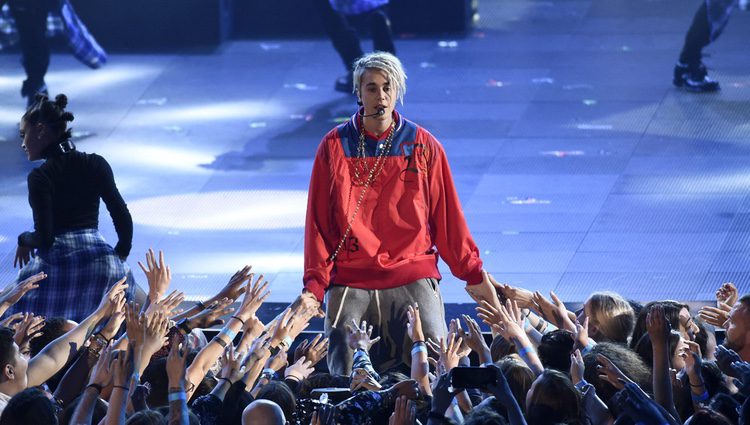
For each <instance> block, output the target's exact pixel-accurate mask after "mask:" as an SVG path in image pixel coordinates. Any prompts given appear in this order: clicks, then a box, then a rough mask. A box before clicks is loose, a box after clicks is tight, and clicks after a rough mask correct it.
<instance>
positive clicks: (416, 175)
mask: <svg viewBox="0 0 750 425" xmlns="http://www.w3.org/2000/svg"><path fill="white" fill-rule="evenodd" d="M353 76H354V92H355V93H356V95H357V98H358V102H357V103H358V104H359V109H358V111H357V113H355V114H354V115H353V116H352V117H351V119H350V120H349V121H347V122H345V123H343V124H341V125H339V126H337V127H336V128H334V129H333V130H331V131H330V132H329V133H328V134H327V135H326V136H325V137H324V138H323V141H322V142H321V144H320V146H319V148H318V151H317V154H316V156H315V162H314V164H313V170H312V176H311V179H310V190H309V194H308V207H307V220H306V224H305V272H304V276H303V281H304V288H305V289H304V292H303V294H302V295H301V296H300V300H301V301H302V302H304V303H306V304H308V305H311V306H319V305H320V303H322V302H323V300H324V298H325V301H326V306H327V312H326V318H325V330H326V333H327V334H328V335H329V338H330V348H329V353H328V354H329V355H328V367H329V369H330V370H331V372H332V373H340V374H349V373H350V372H351V367H352V356H353V350H352V349H350V348H349V346H348V344H347V342H346V337H347V328H346V327H347V326H350V325H351V324H352V323H356V324H357V326H359V324H360V322H361V321H365V322H367V323H369V324H370V326H369V327H368V326H366V323H365V324H363V325H365V326H364V328H363V329H362V331H364V332H368V333H370V332H372V331H373V330H374V331H375V332H374V335H377V336H379V337H381V340H380V342H379V343H378V344H376V345H375V346H374V347H373V350H372V355H373V363H375V366H376V368H379V369H380V370H384V369H387V368H388V367H392V366H396V365H397V364H399V363H401V362H402V361H403V362H406V363H408V361H409V359H410V349H411V347H412V341H411V340H410V339H409V338H408V336H406V321H405V316H406V315H405V310H406V306H407V305H413V304H414V303H418V305H419V310H420V311H421V314H420V316H421V319H422V327H423V329H424V334H425V337H426V338H432V339H438V338H440V337H443V336H444V335H445V334H446V324H445V312H444V308H443V301H442V297H441V295H440V290H439V281H440V279H441V276H440V273H439V272H438V267H437V260H438V254H439V255H440V257H441V258H443V260H444V261H445V262H446V263H447V264H448V266H449V267H450V269H451V272H452V273H453V275H455V276H456V277H458V278H459V279H461V280H464V281H466V282H467V284H477V283H480V282H481V281H482V278H483V277H482V261H481V260H480V258H479V250H478V248H477V246H476V244H475V243H474V240H473V239H472V237H471V234H470V233H469V229H468V227H467V225H466V220H465V219H464V215H463V212H462V210H461V203H460V201H459V199H458V195H457V193H456V189H455V187H454V185H453V178H452V177H451V171H450V167H449V166H448V160H447V158H446V155H445V151H444V150H443V147H442V146H441V145H440V143H439V142H438V141H437V140H436V139H435V138H434V137H433V136H432V135H431V134H430V133H429V132H427V131H426V130H425V129H423V128H422V127H420V126H418V125H417V124H415V123H413V122H411V121H409V120H407V119H406V118H404V117H403V116H401V115H400V114H399V113H398V112H396V110H395V107H396V101H397V100H400V101H401V102H402V103H403V97H404V94H405V92H406V74H405V73H404V70H403V67H402V66H401V62H400V61H399V60H398V59H397V58H396V57H395V56H393V55H391V54H389V53H384V52H376V53H372V54H368V55H365V56H363V57H361V58H360V59H359V60H357V62H356V63H355V68H354V73H353ZM374 335H373V339H374V338H375V336H374ZM415 343H419V342H415ZM367 348H369V347H363V349H367ZM422 348H424V347H423V346H421V345H420V346H419V347H417V348H415V349H422Z"/></svg>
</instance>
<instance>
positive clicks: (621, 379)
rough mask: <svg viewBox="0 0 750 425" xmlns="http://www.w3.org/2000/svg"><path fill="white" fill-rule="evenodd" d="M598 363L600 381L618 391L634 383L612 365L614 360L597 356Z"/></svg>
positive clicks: (600, 355)
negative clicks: (629, 383) (605, 382)
mask: <svg viewBox="0 0 750 425" xmlns="http://www.w3.org/2000/svg"><path fill="white" fill-rule="evenodd" d="M596 362H597V363H598V365H597V366H596V370H597V373H598V374H599V379H602V380H605V381H607V382H609V383H610V384H611V385H612V386H613V387H615V388H617V389H618V390H621V389H623V388H624V387H625V384H626V383H628V382H633V381H632V380H631V379H630V378H628V377H627V376H625V374H624V373H622V371H621V370H620V368H619V367H617V365H615V364H614V363H612V360H610V359H609V358H607V357H606V356H604V355H602V354H598V355H597V356H596Z"/></svg>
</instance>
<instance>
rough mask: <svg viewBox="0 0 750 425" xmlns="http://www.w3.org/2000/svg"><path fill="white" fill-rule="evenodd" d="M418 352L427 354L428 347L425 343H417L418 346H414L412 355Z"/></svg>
mask: <svg viewBox="0 0 750 425" xmlns="http://www.w3.org/2000/svg"><path fill="white" fill-rule="evenodd" d="M418 353H425V354H427V347H425V346H424V345H417V346H416V347H414V348H412V349H411V355H412V356H413V355H415V354H418Z"/></svg>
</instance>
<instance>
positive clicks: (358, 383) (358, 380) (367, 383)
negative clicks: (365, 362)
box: [349, 368, 383, 392]
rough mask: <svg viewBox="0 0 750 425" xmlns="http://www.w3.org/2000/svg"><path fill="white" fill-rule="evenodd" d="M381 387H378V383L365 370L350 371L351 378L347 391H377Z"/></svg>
mask: <svg viewBox="0 0 750 425" xmlns="http://www.w3.org/2000/svg"><path fill="white" fill-rule="evenodd" d="M381 388H383V387H382V385H380V382H378V381H376V380H375V378H373V377H372V375H370V373H369V372H367V370H365V369H363V368H356V369H354V370H353V371H352V376H351V379H350V381H349V390H350V391H352V392H354V391H357V390H370V391H378V390H380V389H381Z"/></svg>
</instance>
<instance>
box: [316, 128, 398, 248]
mask: <svg viewBox="0 0 750 425" xmlns="http://www.w3.org/2000/svg"><path fill="white" fill-rule="evenodd" d="M362 121H363V122H362V131H360V133H359V144H358V145H357V159H358V161H356V162H357V163H356V164H355V165H354V180H352V186H351V187H349V198H351V190H352V187H353V186H354V184H356V185H358V186H359V185H362V186H363V187H362V192H361V193H360V194H359V199H357V205H356V206H355V207H354V212H353V213H352V216H351V217H350V218H349V221H348V222H347V225H346V230H345V231H344V235H343V236H342V237H341V240H340V241H339V244H338V246H336V250H335V251H334V252H333V254H332V255H331V256H330V257H329V258H328V259H329V260H330V261H333V260H335V259H336V257H337V256H338V255H339V251H341V248H342V247H343V246H344V243H345V242H346V239H347V238H348V237H349V233H351V231H352V224H354V219H355V218H356V217H357V213H359V208H360V207H361V206H362V201H363V200H364V199H365V194H367V190H368V189H370V186H371V185H372V183H373V182H374V181H375V179H377V178H378V176H379V175H380V172H381V171H382V170H383V165H384V164H385V156H386V154H387V153H388V152H390V151H391V142H392V141H393V135H394V133H396V122H395V121H392V122H391V126H390V127H389V128H388V137H386V138H385V143H384V144H383V146H382V148H381V150H380V153H379V154H378V155H377V158H376V159H375V164H373V167H372V168H369V167H368V166H367V164H366V162H367V157H366V156H365V124H364V120H362ZM360 167H361V168H362V169H363V170H364V171H366V172H367V180H365V181H364V182H362V180H361V178H360V175H359V169H360Z"/></svg>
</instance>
